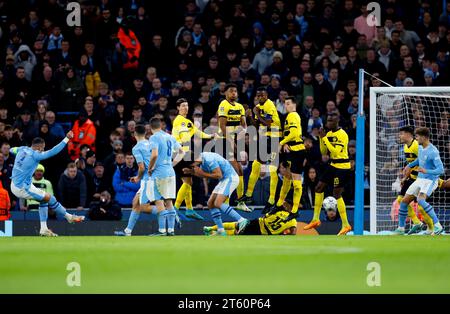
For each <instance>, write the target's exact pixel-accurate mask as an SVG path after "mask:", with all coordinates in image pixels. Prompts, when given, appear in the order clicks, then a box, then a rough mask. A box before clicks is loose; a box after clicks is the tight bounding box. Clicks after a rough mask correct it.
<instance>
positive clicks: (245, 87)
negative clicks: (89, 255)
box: [0, 0, 450, 219]
mask: <svg viewBox="0 0 450 314" xmlns="http://www.w3.org/2000/svg"><path fill="white" fill-rule="evenodd" d="M79 2H80V3H81V8H82V19H81V26H74V27H70V26H68V25H67V23H66V15H67V11H65V8H64V6H65V4H66V3H67V1H58V0H22V1H19V0H16V1H2V0H0V17H1V24H0V69H1V70H0V145H1V146H0V171H1V172H2V174H3V175H2V176H1V177H0V179H1V181H2V183H3V187H4V188H5V189H6V190H7V191H8V189H9V186H10V182H9V177H10V175H11V171H12V166H13V164H14V156H13V155H11V154H10V153H9V149H10V148H11V147H14V146H22V145H29V144H30V143H31V140H32V139H33V138H34V137H37V136H39V137H42V138H43V139H44V140H45V142H46V147H47V149H48V148H51V147H53V146H55V145H56V144H57V143H58V142H59V141H60V140H61V139H62V138H63V137H64V136H65V131H67V130H68V129H72V130H73V132H74V134H75V138H74V140H73V141H71V142H70V143H69V145H68V147H67V149H66V150H65V153H64V154H63V155H59V156H58V157H56V158H53V159H51V160H49V161H47V162H43V164H42V167H39V168H38V169H37V170H36V173H35V175H34V182H35V185H36V186H37V187H40V188H43V189H45V190H46V191H48V192H51V193H53V192H54V193H55V194H56V195H58V199H59V200H60V201H61V203H62V204H63V205H64V206H65V207H68V208H79V209H81V208H86V207H92V211H91V212H92V218H97V219H120V214H119V213H118V212H117V206H116V205H117V204H118V205H119V206H120V207H129V206H130V204H131V200H132V198H133V196H134V194H135V193H136V191H137V190H138V189H139V185H138V184H136V183H131V182H129V178H130V177H132V176H135V175H136V173H137V166H136V164H135V160H134V157H133V155H132V154H131V153H130V152H131V148H132V147H133V145H134V144H135V142H136V140H135V138H134V136H133V133H134V128H135V127H136V125H137V124H144V125H146V127H147V129H148V130H149V125H148V121H149V119H150V118H151V117H154V116H159V117H160V118H161V119H163V120H164V122H165V123H164V129H165V130H166V131H167V132H171V126H172V121H173V120H174V119H175V117H176V115H177V111H176V106H175V102H176V101H177V99H179V98H181V97H183V98H186V99H187V100H188V101H189V105H190V113H189V117H190V118H192V120H193V121H194V123H196V124H197V125H198V126H199V127H202V128H203V129H206V128H207V127H210V128H211V129H212V130H214V128H217V125H218V120H217V116H216V112H217V109H218V104H219V103H220V100H221V99H222V98H223V95H224V87H225V85H226V83H234V84H236V85H237V86H238V88H239V102H240V103H242V104H244V106H245V107H246V108H248V109H247V115H248V116H250V115H252V110H251V109H252V108H253V107H254V105H255V93H256V89H257V88H258V87H260V86H265V87H267V90H268V94H269V98H270V99H271V100H272V101H273V102H274V103H275V104H276V107H277V109H278V111H279V113H280V114H281V115H284V114H286V112H285V108H284V105H283V104H284V99H285V98H286V97H287V96H295V97H296V99H297V102H298V104H299V106H298V111H299V113H300V115H301V118H302V127H303V136H304V141H305V146H306V148H307V151H308V153H307V163H308V164H307V167H306V169H307V170H305V173H304V183H303V184H304V189H303V191H304V195H303V197H302V205H303V208H311V207H312V206H313V204H314V187H315V185H316V184H317V181H318V178H319V176H320V173H321V171H322V170H323V169H324V166H325V165H326V163H327V161H328V159H327V156H321V153H320V149H319V134H318V131H319V129H320V128H321V127H323V126H324V123H325V121H326V116H327V114H328V113H335V112H337V113H338V114H339V116H340V126H341V127H342V128H344V129H345V130H346V131H347V133H348V135H349V138H350V143H349V157H350V159H351V160H352V167H354V158H355V153H356V147H355V146H356V141H355V139H356V132H355V130H356V112H357V106H358V77H357V74H358V73H357V72H358V69H359V68H364V69H365V70H366V71H367V72H369V73H371V74H372V75H373V77H372V78H368V79H366V81H365V86H364V88H365V89H366V90H367V89H368V88H369V87H370V86H380V84H382V83H381V82H380V81H379V80H378V78H380V79H382V80H383V81H385V82H387V83H389V84H391V85H393V86H418V85H424V86H433V85H449V83H450V82H449V80H450V75H449V68H450V67H449V43H450V29H449V26H450V3H449V4H448V5H447V7H446V10H445V11H444V12H442V6H441V3H439V1H437V2H436V1H429V0H421V1H415V2H414V3H413V2H411V1H406V0H403V1H402V0H381V1H378V2H379V3H380V4H381V8H382V12H381V16H382V20H381V26H379V27H377V26H369V25H368V24H367V21H366V19H367V15H368V12H367V10H366V9H367V7H366V3H365V1H358V0H341V1H338V0H336V1H320V0H303V1H288V0H259V1H258V0H255V1H251V0H237V1H229V0H226V1H225V0H209V1H208V0H197V1H194V0H187V1H178V2H177V4H176V5H174V6H173V11H172V13H171V14H173V17H171V16H170V15H169V12H164V14H166V19H169V20H170V24H171V26H172V28H171V29H170V30H169V31H167V30H166V29H164V26H163V25H159V24H158V23H155V22H154V20H153V19H152V18H151V17H149V14H150V13H149V12H151V11H152V8H153V6H156V4H154V3H152V2H153V1H145V3H144V1H143V0H116V1H114V0H98V1H79ZM24 8H26V9H24ZM152 14H153V15H154V14H155V12H152ZM159 14H162V13H159ZM150 15H151V14H150ZM167 23H169V22H167ZM174 25H175V26H176V27H174ZM366 94H368V93H366ZM365 108H366V110H367V113H369V107H368V100H367V99H366V101H365ZM367 121H368V119H367ZM447 125H448V124H447ZM149 132H150V130H149ZM367 134H368V132H367ZM444 135H445V136H448V134H444ZM366 144H367V145H368V144H369V141H368V140H366ZM242 156H243V157H244V160H243V161H241V164H242V166H243V168H244V174H245V176H246V177H247V178H248V175H249V172H250V169H251V161H249V160H246V159H245V156H246V155H245V152H242ZM44 176H45V178H44ZM261 176H262V178H261V179H262V180H260V181H259V183H258V185H257V187H256V189H255V194H254V198H255V203H256V204H257V205H263V204H264V202H265V201H266V199H267V194H268V180H269V179H268V177H269V174H268V173H262V174H261ZM366 178H368V173H367V171H366ZM193 187H194V193H193V195H194V204H198V207H202V206H204V205H205V202H206V199H207V195H208V193H209V192H210V189H209V186H208V184H204V181H203V180H200V179H195V181H194V185H193ZM365 189H367V190H368V189H369V185H368V180H366V184H365ZM105 191H108V192H109V193H105ZM9 192H10V191H9ZM102 193H103V194H102ZM108 195H109V199H108ZM9 196H10V199H11V202H12V206H13V208H15V209H17V210H26V209H32V208H33V206H37V204H33V203H26V202H23V201H20V200H17V199H16V198H15V197H14V195H12V194H11V193H10V195H9ZM101 198H106V199H108V202H109V203H111V205H109V207H108V208H111V212H108V213H105V212H104V211H105V210H104V209H103V208H102V209H103V210H102V211H101V210H99V209H98V206H99V205H98V202H99V200H100V199H101ZM353 198H354V180H353V179H352V180H349V182H348V186H346V188H345V194H344V199H345V202H346V203H347V204H349V205H351V204H352V203H353ZM112 200H114V201H112Z"/></svg>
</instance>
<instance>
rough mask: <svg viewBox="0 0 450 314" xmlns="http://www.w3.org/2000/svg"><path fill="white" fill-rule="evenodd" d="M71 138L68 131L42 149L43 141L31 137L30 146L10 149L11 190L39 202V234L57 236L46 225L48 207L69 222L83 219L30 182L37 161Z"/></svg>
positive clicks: (46, 157)
mask: <svg viewBox="0 0 450 314" xmlns="http://www.w3.org/2000/svg"><path fill="white" fill-rule="evenodd" d="M72 138H73V132H72V131H70V132H69V133H67V135H66V137H65V138H64V139H63V140H62V141H61V142H60V143H59V144H58V145H56V146H55V147H53V148H52V149H50V150H48V151H44V149H45V141H44V140H43V139H42V138H40V137H37V138H35V139H33V141H32V143H31V147H27V146H21V147H13V148H11V150H10V152H11V153H12V154H15V155H16V160H15V162H14V167H13V170H12V176H11V192H12V193H13V194H14V195H15V196H17V197H18V198H23V199H27V200H35V201H38V202H39V220H40V222H41V228H40V231H39V234H40V235H41V236H45V237H56V236H58V235H57V234H56V233H54V232H52V231H51V230H50V229H48V227H47V218H48V208H51V209H53V210H54V211H55V212H56V213H57V214H60V215H62V216H64V218H66V220H67V222H69V223H75V222H81V221H83V220H84V216H76V215H71V214H69V213H68V212H67V211H66V209H65V208H64V207H63V206H62V205H61V204H60V203H59V202H58V201H57V200H56V198H55V197H54V196H52V195H50V194H49V193H46V192H45V191H43V190H41V189H38V188H36V187H35V186H34V185H33V184H32V177H33V174H34V171H35V170H36V167H37V166H38V164H39V162H40V161H41V160H45V159H48V158H51V157H53V156H55V155H56V154H58V153H59V152H61V150H63V148H64V147H65V146H66V144H67V143H68V142H69V140H70V139H72Z"/></svg>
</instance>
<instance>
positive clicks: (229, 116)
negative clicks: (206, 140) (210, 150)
mask: <svg viewBox="0 0 450 314" xmlns="http://www.w3.org/2000/svg"><path fill="white" fill-rule="evenodd" d="M237 98H238V91H237V86H236V85H235V84H227V85H226V86H225V99H224V100H222V101H221V102H220V104H219V109H218V115H219V136H221V139H219V140H218V141H219V143H217V144H216V148H217V147H218V148H219V149H218V150H216V152H220V153H222V154H223V156H226V159H227V160H229V161H230V163H231V165H232V166H233V168H234V170H235V171H236V173H237V174H238V176H239V185H238V186H237V191H236V192H237V198H238V199H240V198H241V197H242V196H243V195H244V173H243V170H242V167H241V165H240V163H239V162H238V160H237V155H238V153H237V140H238V137H239V139H240V137H241V136H242V135H241V134H245V131H246V130H247V122H246V121H245V109H244V107H243V106H242V105H241V104H240V103H238V102H236V100H237ZM236 208H237V209H240V208H246V206H245V204H244V203H242V202H240V203H238V205H237V206H236Z"/></svg>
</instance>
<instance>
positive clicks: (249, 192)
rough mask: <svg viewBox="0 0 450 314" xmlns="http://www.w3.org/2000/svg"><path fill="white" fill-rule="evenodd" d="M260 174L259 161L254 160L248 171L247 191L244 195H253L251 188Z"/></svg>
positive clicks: (252, 188)
mask: <svg viewBox="0 0 450 314" xmlns="http://www.w3.org/2000/svg"><path fill="white" fill-rule="evenodd" d="M260 174H261V164H260V163H259V161H257V160H254V161H253V164H252V172H251V173H250V177H249V178H248V185H247V193H245V195H246V196H248V197H251V196H252V195H253V190H254V188H255V184H256V182H257V181H258V179H259V175H260Z"/></svg>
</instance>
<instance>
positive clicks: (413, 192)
mask: <svg viewBox="0 0 450 314" xmlns="http://www.w3.org/2000/svg"><path fill="white" fill-rule="evenodd" d="M415 134H416V140H417V142H418V143H419V154H418V158H417V159H416V160H415V161H413V162H411V163H410V164H408V165H407V166H406V167H405V169H404V175H405V177H408V176H409V175H410V174H411V172H412V169H413V168H414V167H416V166H419V168H417V172H418V175H417V179H416V181H414V183H412V184H411V186H410V187H409V188H408V190H407V191H406V193H405V197H403V199H402V202H401V203H400V210H399V215H398V228H397V229H396V230H395V231H394V234H397V235H403V234H405V224H406V216H407V215H408V204H409V203H411V202H412V201H413V200H414V198H415V197H416V198H417V202H418V203H419V206H422V208H423V209H424V210H425V212H426V213H427V214H428V215H429V216H430V217H431V219H433V223H434V228H433V232H432V235H438V234H441V233H442V231H444V228H443V227H442V226H441V224H440V223H439V219H438V218H437V216H436V213H435V211H434V209H433V207H432V206H431V205H430V204H429V203H428V202H427V198H428V197H430V196H431V194H433V192H434V190H436V188H437V187H438V182H439V176H440V175H441V174H443V173H444V165H443V164H442V161H441V157H440V156H439V151H438V149H437V148H436V147H435V146H434V145H433V144H431V142H430V130H429V129H428V128H418V129H417V130H416V132H415Z"/></svg>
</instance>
